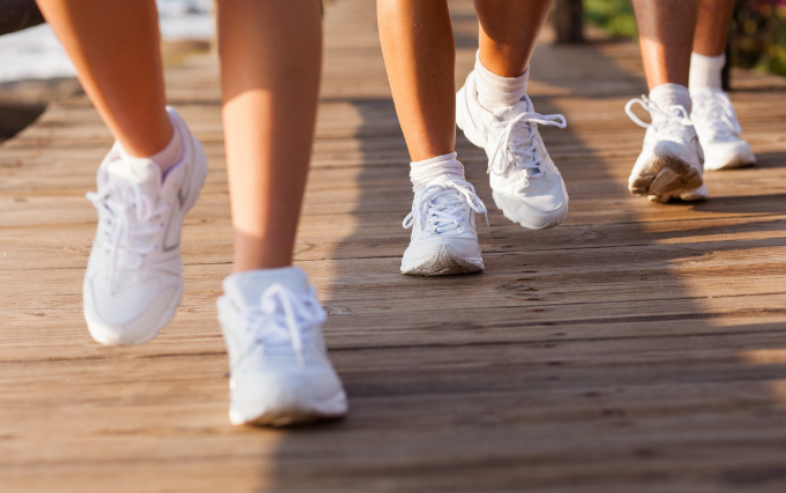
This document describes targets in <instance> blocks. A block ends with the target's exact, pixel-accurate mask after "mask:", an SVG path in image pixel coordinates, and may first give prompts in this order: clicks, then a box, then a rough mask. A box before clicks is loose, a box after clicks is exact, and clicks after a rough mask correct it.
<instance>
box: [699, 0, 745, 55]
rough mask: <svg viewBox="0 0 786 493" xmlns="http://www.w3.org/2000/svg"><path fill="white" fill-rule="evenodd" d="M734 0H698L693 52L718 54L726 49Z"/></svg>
mask: <svg viewBox="0 0 786 493" xmlns="http://www.w3.org/2000/svg"><path fill="white" fill-rule="evenodd" d="M734 1H735V0H700V3H699V14H698V21H697V22H696V35H695V36H694V39H693V52H694V53H698V54H700V55H704V56H720V55H722V54H723V53H724V51H725V50H726V39H727V38H728V36H729V26H730V25H731V16H732V14H733V12H734Z"/></svg>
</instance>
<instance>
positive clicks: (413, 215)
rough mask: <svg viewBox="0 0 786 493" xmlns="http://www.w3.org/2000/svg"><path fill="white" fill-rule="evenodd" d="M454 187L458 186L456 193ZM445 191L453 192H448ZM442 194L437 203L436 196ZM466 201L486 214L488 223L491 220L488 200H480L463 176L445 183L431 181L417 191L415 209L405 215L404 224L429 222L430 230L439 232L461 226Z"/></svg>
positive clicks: (405, 226) (445, 231)
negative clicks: (462, 178)
mask: <svg viewBox="0 0 786 493" xmlns="http://www.w3.org/2000/svg"><path fill="white" fill-rule="evenodd" d="M452 190H455V191H456V193H451V191H452ZM446 193H450V194H451V195H450V196H445V194H446ZM440 197H442V198H444V200H443V201H440V202H439V203H437V202H436V199H437V198H440ZM465 205H468V206H469V207H470V209H472V210H473V211H475V212H476V213H478V214H484V215H485V216H486V224H488V223H489V216H488V210H487V209H486V204H484V203H483V201H482V200H480V197H478V195H477V193H475V187H473V186H472V184H471V183H469V182H466V181H463V180H450V181H447V182H445V183H443V184H434V185H429V186H427V187H424V188H422V189H420V190H419V191H418V192H417V195H416V205H415V206H414V207H413V208H412V212H410V213H409V214H407V217H405V218H404V222H403V223H402V226H404V228H406V229H409V228H411V227H412V226H414V225H415V224H416V223H420V224H423V225H424V227H425V225H428V226H429V227H430V229H431V232H432V233H436V234H442V233H447V232H449V231H455V230H457V229H459V228H461V226H462V225H463V223H464V220H465V219H464V217H463V215H462V214H463V213H464V212H465V209H464V206H465ZM429 219H431V221H429Z"/></svg>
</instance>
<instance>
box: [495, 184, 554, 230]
mask: <svg viewBox="0 0 786 493" xmlns="http://www.w3.org/2000/svg"><path fill="white" fill-rule="evenodd" d="M491 196H492V197H493V198H494V205H496V206H497V209H499V210H501V211H502V215H504V216H505V217H506V218H508V219H509V220H510V221H513V222H514V223H516V224H518V225H520V226H522V227H524V228H527V229H531V230H534V231H540V230H544V229H551V228H556V227H557V226H559V225H560V224H562V221H564V220H565V218H566V217H568V211H567V210H566V211H565V213H564V214H562V217H556V218H554V219H552V220H551V221H549V222H547V223H546V224H544V225H542V226H536V225H534V224H531V223H528V222H526V221H522V220H521V219H519V218H517V217H516V216H514V215H513V213H512V212H510V211H508V210H507V209H506V208H505V207H504V205H503V204H504V203H503V202H502V201H501V200H497V194H496V192H495V193H492V194H491Z"/></svg>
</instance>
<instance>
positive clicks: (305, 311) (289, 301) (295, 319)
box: [244, 284, 327, 367]
mask: <svg viewBox="0 0 786 493" xmlns="http://www.w3.org/2000/svg"><path fill="white" fill-rule="evenodd" d="M316 299H317V298H316V290H315V289H314V287H313V286H309V288H308V291H307V292H306V294H305V295H297V294H295V293H293V292H292V291H291V290H290V289H287V288H285V287H284V286H282V285H281V284H273V285H272V286H270V287H269V288H267V289H266V290H265V292H264V293H262V297H261V300H260V303H259V305H258V306H255V307H252V308H248V309H246V311H245V313H244V318H245V319H246V320H247V321H248V326H247V327H248V330H250V331H251V333H252V336H253V337H254V342H256V343H258V344H261V345H262V346H263V347H264V346H265V345H266V344H267V345H271V344H281V343H284V342H287V341H288V342H289V343H290V344H291V345H292V349H293V350H294V351H295V356H296V357H297V361H298V364H299V365H300V366H301V367H302V366H303V365H304V364H305V356H304V352H303V346H304V341H305V337H304V335H303V334H302V333H301V331H302V330H303V329H310V328H312V327H316V326H319V325H321V324H322V323H323V322H324V321H325V320H326V319H327V314H326V313H325V310H324V309H322V306H321V305H320V304H319V303H318V302H317V301H316ZM308 333H310V332H307V334H308ZM249 349H250V348H249Z"/></svg>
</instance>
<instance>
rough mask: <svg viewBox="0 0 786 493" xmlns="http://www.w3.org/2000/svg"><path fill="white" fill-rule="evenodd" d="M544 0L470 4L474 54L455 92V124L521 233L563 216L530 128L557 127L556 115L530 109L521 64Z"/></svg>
mask: <svg viewBox="0 0 786 493" xmlns="http://www.w3.org/2000/svg"><path fill="white" fill-rule="evenodd" d="M551 3H552V2H551V0H528V1H520V0H475V9H476V11H477V14H478V19H479V21H480V26H479V27H480V49H479V50H478V56H477V59H476V61H475V70H473V71H472V72H471V73H470V74H469V76H468V77H467V80H466V82H465V84H464V87H462V88H461V89H460V90H459V91H458V94H456V123H457V124H458V126H459V128H461V129H462V130H463V131H464V135H465V136H466V137H467V139H468V140H469V141H470V142H472V143H473V144H475V145H477V146H478V147H482V148H484V149H485V150H486V154H487V155H488V157H489V182H490V185H491V189H492V190H493V196H494V202H495V203H496V205H497V207H499V208H500V209H501V210H502V212H503V213H504V214H505V216H506V217H507V218H508V219H510V220H511V221H513V222H516V223H519V224H521V225H522V226H524V227H525V228H528V229H547V228H553V227H555V226H557V225H559V224H560V223H562V221H564V220H565V217H567V215H568V192H567V190H566V189H565V183H564V182H563V180H562V176H561V175H560V172H559V170H558V169H557V167H556V166H555V165H554V162H553V161H552V160H551V157H550V156H549V154H548V151H547V150H546V146H545V144H544V143H543V139H542V138H541V136H540V132H539V131H538V124H540V125H551V126H557V127H560V128H564V127H565V125H566V122H565V117H564V116H562V115H541V114H538V113H537V112H535V109H534V107H533V105H532V100H530V98H529V96H527V94H526V91H527V79H528V77H529V70H530V69H529V62H530V59H531V58H532V53H533V52H534V50H535V44H536V42H537V39H538V35H539V33H540V30H541V29H542V27H543V25H544V23H545V22H546V18H547V16H548V12H549V9H550V8H551Z"/></svg>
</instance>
